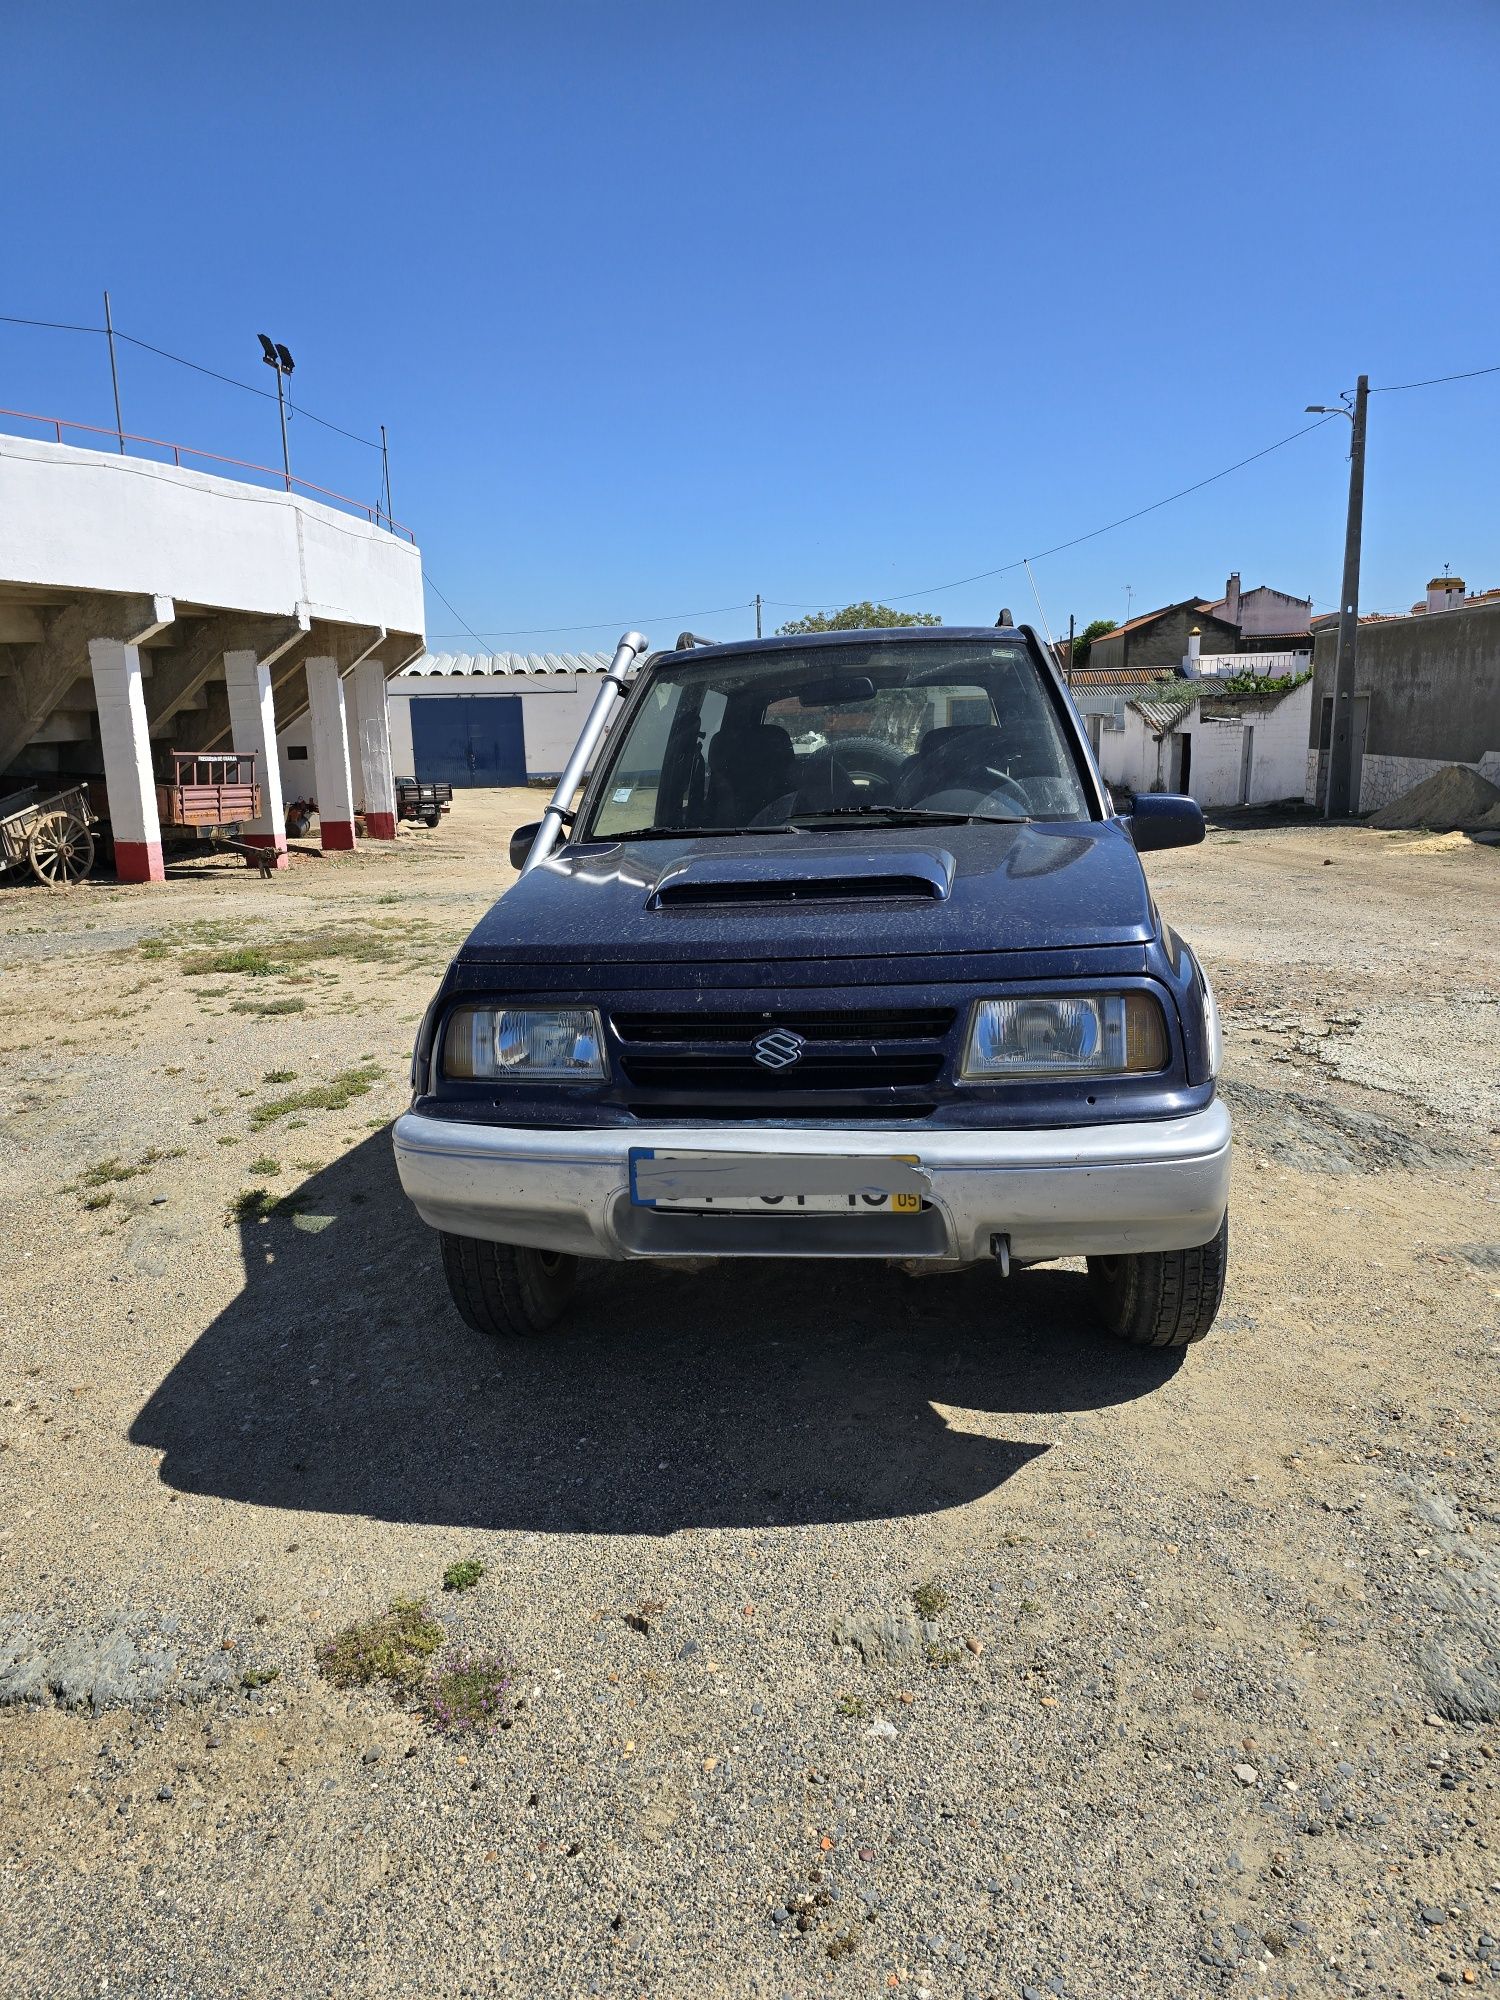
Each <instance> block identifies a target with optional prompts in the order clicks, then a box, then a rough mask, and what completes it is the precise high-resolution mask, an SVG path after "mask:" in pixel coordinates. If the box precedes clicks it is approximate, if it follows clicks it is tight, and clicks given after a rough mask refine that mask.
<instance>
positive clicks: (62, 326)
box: [0, 313, 104, 333]
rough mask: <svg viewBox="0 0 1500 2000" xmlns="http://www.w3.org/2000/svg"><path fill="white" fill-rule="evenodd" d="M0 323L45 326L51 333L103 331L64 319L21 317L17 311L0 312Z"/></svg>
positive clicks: (101, 328)
mask: <svg viewBox="0 0 1500 2000" xmlns="http://www.w3.org/2000/svg"><path fill="white" fill-rule="evenodd" d="M0 325H4V326H45V327H49V328H50V329H51V331H52V332H53V333H103V331H104V328H103V327H102V326H74V325H72V324H71V322H70V321H68V320H65V319H22V318H21V317H20V315H19V314H18V313H0Z"/></svg>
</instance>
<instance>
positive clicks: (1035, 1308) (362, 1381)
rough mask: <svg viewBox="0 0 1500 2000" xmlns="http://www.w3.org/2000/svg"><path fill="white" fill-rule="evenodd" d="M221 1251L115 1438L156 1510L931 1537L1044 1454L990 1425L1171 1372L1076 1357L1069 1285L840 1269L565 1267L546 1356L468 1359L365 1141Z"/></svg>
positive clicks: (1081, 1300) (496, 1352) (1117, 1353)
mask: <svg viewBox="0 0 1500 2000" xmlns="http://www.w3.org/2000/svg"><path fill="white" fill-rule="evenodd" d="M239 1227H240V1229H241V1232H242V1244H243V1253H244V1260H245V1274H246V1280H245V1287H244V1290H243V1291H242V1292H241V1293H240V1295H239V1296H238V1297H237V1298H236V1299H235V1300H234V1301H233V1302H232V1303H231V1304H230V1305H228V1306H227V1307H226V1308H225V1309H224V1310H223V1311H222V1312H221V1313H220V1314H219V1315H218V1316H217V1318H215V1319H214V1320H213V1321H212V1323H211V1324H210V1325H209V1326H208V1327H207V1328H206V1329H205V1330H204V1332H203V1333H202V1334H201V1335H200V1336H199V1338H198V1339H197V1340H196V1341H195V1342H194V1344H193V1346H192V1347H191V1348H190V1349H189V1350H188V1352H187V1353H186V1354H185V1355H184V1357H183V1359H182V1360H181V1361H180V1362H179V1363H178V1364H177V1366H176V1367H174V1368H173V1369H172V1371H171V1373H170V1374H169V1375H168V1376H167V1377H166V1379H165V1380H164V1381H163V1382H162V1383H161V1385H160V1387H159V1388H158V1389H157V1390H156V1391H155V1392H154V1393H153V1395H152V1396H151V1397H150V1399H149V1401H148V1402H147V1403H146V1404H145V1406H144V1408H143V1409H142V1410H141V1411H140V1414H139V1415H138V1416H137V1418H136V1419H135V1422H134V1424H133V1425H132V1427H131V1432H130V1436H131V1440H132V1442H133V1443H136V1444H141V1445H147V1446H151V1447H153V1448H155V1449H156V1450H158V1451H160V1452H162V1453H163V1454H164V1458H163V1461H162V1465H161V1473H160V1476H161V1478H162V1479H163V1481H164V1482H165V1483H166V1484H168V1485H170V1486H172V1487H175V1488H177V1489H178V1490H180V1491H183V1492H191V1493H199V1494H211V1495H214V1496H216V1497H218V1498H221V1499H226V1500H238V1501H246V1502H251V1503H254V1504H256V1505H260V1506H269V1507H283V1508H287V1509H291V1510H293V1511H306V1512H330V1513H339V1514H352V1515H359V1516H367V1517H370V1518H372V1519H379V1520H387V1521H400V1522H421V1523H437V1524H445V1525H450V1526H463V1527H469V1528H496V1529H499V1528H509V1529H531V1530H537V1531H543V1532H553V1533H561V1532H587V1533H595V1534H650V1535H666V1534H670V1533H672V1532H673V1531H674V1530H677V1529H682V1528H701V1527H758V1526H765V1525H768V1524H769V1525H780V1526H786V1525H792V1524H804V1525H805V1524H810V1523H834V1522H843V1521H854V1520H866V1519H873V1518H885V1517H895V1516H900V1515H909V1514H926V1513H932V1512H936V1511H939V1510H941V1509H944V1508H948V1507H956V1506H962V1505H964V1504H966V1503H968V1502H971V1501H974V1500H977V1499H980V1498H982V1497H983V1496H984V1495H986V1494H989V1493H991V1492H993V1491H994V1490H996V1489H997V1488H998V1487H999V1486H1001V1485H1002V1484H1003V1483H1004V1482H1005V1481H1006V1480H1008V1479H1010V1478H1012V1477H1014V1476H1015V1475H1016V1474H1017V1473H1019V1472H1021V1471H1022V1470H1023V1469H1024V1467H1025V1466H1026V1465H1027V1464H1028V1463H1029V1462H1030V1461H1031V1460H1032V1459H1034V1458H1036V1457H1037V1456H1039V1455H1040V1454H1041V1453H1042V1452H1044V1451H1045V1450H1046V1449H1048V1446H1047V1444H1046V1443H1038V1442H1034V1441H1032V1442H1021V1441H1018V1440H1015V1439H1011V1438H1007V1437H1005V1436H1004V1435H992V1434H991V1433H992V1432H993V1431H994V1430H995V1429H996V1427H997V1421H996V1420H998V1427H999V1429H1000V1430H1001V1431H1002V1432H1003V1430H1004V1427H1005V1420H1006V1419H1007V1418H1008V1417H1012V1416H1015V1415H1017V1414H1024V1415H1027V1416H1041V1417H1050V1416H1054V1415H1055V1416H1058V1417H1061V1416H1063V1415H1064V1414H1065V1413H1067V1412H1069V1411H1076V1410H1087V1409H1096V1408H1102V1407H1105V1406H1108V1405H1111V1404H1116V1403H1123V1402H1128V1401H1130V1400H1131V1399H1133V1398H1135V1397H1138V1396H1141V1395H1144V1394H1147V1393H1149V1392H1150V1391H1151V1390H1152V1389H1154V1388H1156V1387H1158V1386H1159V1385H1160V1384H1161V1383H1163V1382H1164V1381H1166V1380H1167V1379H1168V1378H1169V1377H1170V1376H1171V1375H1172V1374H1173V1373H1174V1372H1175V1370H1176V1369H1177V1367H1178V1366H1179V1365H1180V1363H1181V1360H1182V1355H1181V1352H1180V1351H1162V1352H1141V1351H1138V1350H1134V1349H1129V1348H1121V1347H1116V1346H1115V1345H1114V1344H1112V1343H1111V1342H1109V1341H1108V1340H1107V1339H1106V1338H1104V1337H1103V1336H1101V1335H1100V1334H1099V1333H1098V1332H1097V1330H1096V1328H1095V1326H1094V1324H1093V1322H1092V1320H1091V1317H1090V1313H1089V1307H1088V1303H1087V1297H1086V1287H1085V1279H1084V1277H1083V1275H1082V1274H1081V1273H1076V1272H1071V1271H1066V1270H1039V1271H1035V1272H1022V1273H1018V1274H1017V1275H1016V1276H1014V1277H1013V1278H1011V1279H1010V1280H1009V1282H1005V1281H1003V1280H1002V1279H1001V1278H1000V1276H999V1274H998V1272H997V1271H995V1270H993V1269H991V1268H985V1269H979V1270H973V1271H968V1272H964V1273H962V1274H957V1275H953V1276H948V1277H942V1278H922V1279H912V1278H907V1277H905V1276H903V1275H902V1274H900V1273H897V1272H893V1271H891V1270H888V1269H887V1268H886V1267H884V1266H883V1265H878V1264H872V1265H869V1266H866V1265H864V1264H862V1263H859V1264H856V1263H847V1262H843V1263H832V1262H830V1263H809V1262H801V1261H786V1262H766V1263H757V1264H756V1265H755V1266H754V1267H753V1269H751V1268H748V1267H747V1266H745V1265H744V1264H720V1265H716V1266H713V1267H711V1268H710V1269H709V1270H708V1271H707V1272H705V1273H703V1274H701V1275H699V1274H690V1273H687V1272H683V1271H680V1270H669V1269H664V1268H662V1267H660V1266H656V1265H652V1264H648V1263H635V1264H612V1265H605V1264H593V1265H589V1264H586V1265H585V1266H584V1276H583V1281H582V1283H581V1284H580V1287H579V1291H578V1293H577V1296H576V1299H575V1302H574V1304H573V1306H572V1308H571V1309H570V1311H569V1313H568V1316H567V1318H566V1319H565V1320H564V1322H563V1323H562V1325H561V1326H560V1327H559V1328H558V1329H557V1330H556V1331H555V1332H554V1333H553V1334H551V1335H549V1336H547V1337H545V1338H542V1339H539V1340H537V1341H534V1342H525V1341H517V1342H512V1343H506V1344H504V1345H500V1344H497V1343H494V1342H491V1341H486V1340H484V1339H483V1338H482V1337H481V1336H479V1335H477V1334H475V1333H472V1332H470V1331H469V1329H468V1328H467V1327H465V1326H464V1324H463V1323H462V1321H461V1320H460V1319H459V1317H458V1315H457V1313H456V1312H455V1311H454V1310H453V1308H452V1306H451V1305H450V1303H449V1300H448V1295H447V1291H446V1288H445V1286H444V1284H443V1279H442V1274H441V1271H440V1268H439V1263H438V1244H437V1239H436V1237H435V1236H434V1235H433V1234H432V1232H431V1231H429V1230H428V1229H426V1228H425V1227H424V1225H423V1224H422V1223H421V1222H420V1221H419V1220H418V1219H417V1217H416V1215H415V1213H414V1211H413V1210H412V1208H411V1206H410V1204H409V1203H408V1202H407V1201H406V1199H405V1198H404V1196H403V1195H402V1192H401V1188H400V1185H399V1183H398V1181H397V1178H396V1172H395V1167H394V1163H393V1161H392V1157H391V1148H390V1138H389V1134H388V1133H387V1132H385V1131H381V1132H378V1133H376V1134H373V1135H372V1136H371V1137H370V1138H368V1139H366V1140H365V1141H363V1142H362V1143H361V1144H360V1145H358V1146H356V1147H354V1148H353V1149H352V1150H351V1151H350V1152H348V1153H347V1154H345V1155H344V1156H343V1157H341V1158H340V1159H338V1160H336V1161H334V1162H333V1163H332V1164H331V1165H330V1166H329V1167H327V1168H326V1169H324V1170H323V1171H322V1172H320V1173H317V1174H315V1175H313V1176H312V1177H311V1178H310V1179H309V1180H307V1181H306V1182H305V1183H304V1184H303V1185H302V1187H301V1188H300V1189H299V1190H298V1191H297V1193H296V1195H295V1196H294V1197H292V1199H291V1200H290V1202H288V1203H286V1204H284V1205H282V1212H279V1213H277V1212H273V1213H271V1214H260V1215H256V1216H254V1217H251V1218H249V1219H246V1220H245V1221H243V1222H242V1223H241V1224H240V1225H239ZM938 1406H942V1407H943V1408H945V1409H949V1410H953V1411H972V1412H975V1413H976V1418H977V1421H980V1422H983V1423H984V1424H985V1429H984V1430H983V1431H980V1430H978V1429H970V1428H967V1427H966V1426H965V1424H964V1422H963V1420H962V1418H961V1417H958V1416H955V1417H954V1418H953V1419H952V1420H950V1419H948V1418H946V1417H944V1416H943V1415H941V1414H940V1412H939V1407H938ZM1028 1428H1033V1427H1031V1426H1028Z"/></svg>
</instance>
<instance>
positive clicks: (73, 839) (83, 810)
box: [0, 785, 96, 889]
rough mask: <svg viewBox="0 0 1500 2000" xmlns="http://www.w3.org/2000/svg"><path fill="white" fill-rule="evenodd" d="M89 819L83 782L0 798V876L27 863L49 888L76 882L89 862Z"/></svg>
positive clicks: (33, 787)
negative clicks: (68, 786)
mask: <svg viewBox="0 0 1500 2000" xmlns="http://www.w3.org/2000/svg"><path fill="white" fill-rule="evenodd" d="M95 818H96V815H95V813H94V810H93V808H92V807H91V806H90V804H89V797H88V791H87V789H86V788H85V787H84V786H83V785H74V786H72V787H70V789H69V790H67V791H65V792H51V793H44V792H42V791H41V790H40V788H39V787H38V786H36V785H28V786H27V787H26V788H25V790H24V791H19V792H12V793H10V794H9V796H8V797H6V798H3V799H0V875H5V874H9V873H10V872H11V871H13V870H19V869H22V868H27V867H29V868H30V870H31V872H32V874H33V875H34V876H35V877H36V879H37V881H38V882H41V883H43V884H44V885H45V886H46V887H47V888H49V889H65V888H67V887H68V886H69V885H70V884H72V883H74V882H81V881H82V880H83V878H84V876H85V875H87V874H88V872H89V870H90V868H92V867H93V865H94V836H93V834H92V833H91V832H90V830H89V829H90V828H91V827H92V826H93V824H94V822H95Z"/></svg>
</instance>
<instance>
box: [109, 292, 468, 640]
mask: <svg viewBox="0 0 1500 2000" xmlns="http://www.w3.org/2000/svg"><path fill="white" fill-rule="evenodd" d="M114 338H116V340H128V342H130V346H132V348H144V350H146V352H148V354H160V356H162V360H164V362H176V364H178V366H180V368H194V370H196V372H198V374H206V376H212V378H214V382H228V386H230V388H242V390H244V392H246V396H264V398H266V402H276V398H274V396H272V392H270V390H268V388H256V384H254V382H240V378H238V376H226V374H220V372H218V368H204V364H202V362H190V360H188V356H186V354H170V352H168V350H166V348H158V346H152V342H150V340H140V338H138V336H136V334H122V332H120V328H118V326H116V328H114ZM286 406H288V410H296V414H298V416H306V418H308V422H312V424H322V428H324V430H336V432H338V436H340V438H350V440H352V442H354V444H368V446H370V450H372V452H378V450H380V446H378V444H376V440H374V438H362V436H360V434H358V432H356V430H344V426H342V424H330V420H328V418H326V416H314V412H312V410H304V406H302V404H300V402H292V400H290V396H288V402H286ZM454 616H456V614H454Z"/></svg>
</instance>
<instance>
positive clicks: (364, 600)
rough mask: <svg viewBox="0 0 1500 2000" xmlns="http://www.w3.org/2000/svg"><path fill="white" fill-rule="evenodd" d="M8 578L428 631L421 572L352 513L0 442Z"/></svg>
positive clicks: (129, 462)
mask: <svg viewBox="0 0 1500 2000" xmlns="http://www.w3.org/2000/svg"><path fill="white" fill-rule="evenodd" d="M0 522H3V523H4V544H3V549H0V579H3V580H4V581H6V582H9V583H25V584H38V585H45V586H51V587H53V588H59V587H60V588H65V589H73V590H114V591H136V592H149V593H155V594H157V595H160V596H163V597H172V598H176V599H177V600H178V601H179V602H180V603H183V604H206V605H212V606H214V607H215V608H225V609H232V610H236V611H262V612H273V613H282V614H285V613H289V612H293V611H295V609H296V608H297V606H298V605H299V604H305V605H306V606H307V607H308V608H309V609H310V610H311V611H312V613H313V615H314V616H315V617H324V618H331V619H334V620H337V621H339V622H342V623H349V624H360V625H383V626H385V627H386V628H387V630H389V631H393V632H421V631H422V629H423V625H424V614H423V607H422V560H421V556H420V555H419V553H418V551H417V550H416V549H415V548H414V547H413V546H412V544H411V543H410V542H407V541H403V540H402V539H401V538H400V537H398V536H396V535H392V534H389V533H387V532H386V530H385V529H383V528H377V527H375V526H374V525H373V524H372V523H371V522H369V521H364V520H361V519H360V518H359V517H358V516H357V515H353V514H342V513H340V512H338V510H337V509H335V508H332V507H326V506H323V505H322V504H321V503H319V502H317V501H313V500H307V499H304V498H302V497H301V495H299V494H295V493H285V492H278V491H277V490H276V489H274V488H272V487H263V486H250V485H246V484H244V483H242V482H240V481H238V480H232V479H219V478H215V477H211V476H210V475H208V474H206V473H202V472H189V471H187V470H186V469H185V468H180V467H177V466H173V465H165V464H160V463H158V462H157V461H156V460H154V459H145V458H131V457H123V458H122V457H121V456H120V455H119V454H118V453H117V452H100V451H80V450H77V449H75V448H74V447H73V446H71V445H58V444H44V443H41V442H39V441H37V440H35V439H32V438H18V437H8V436H0Z"/></svg>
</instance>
